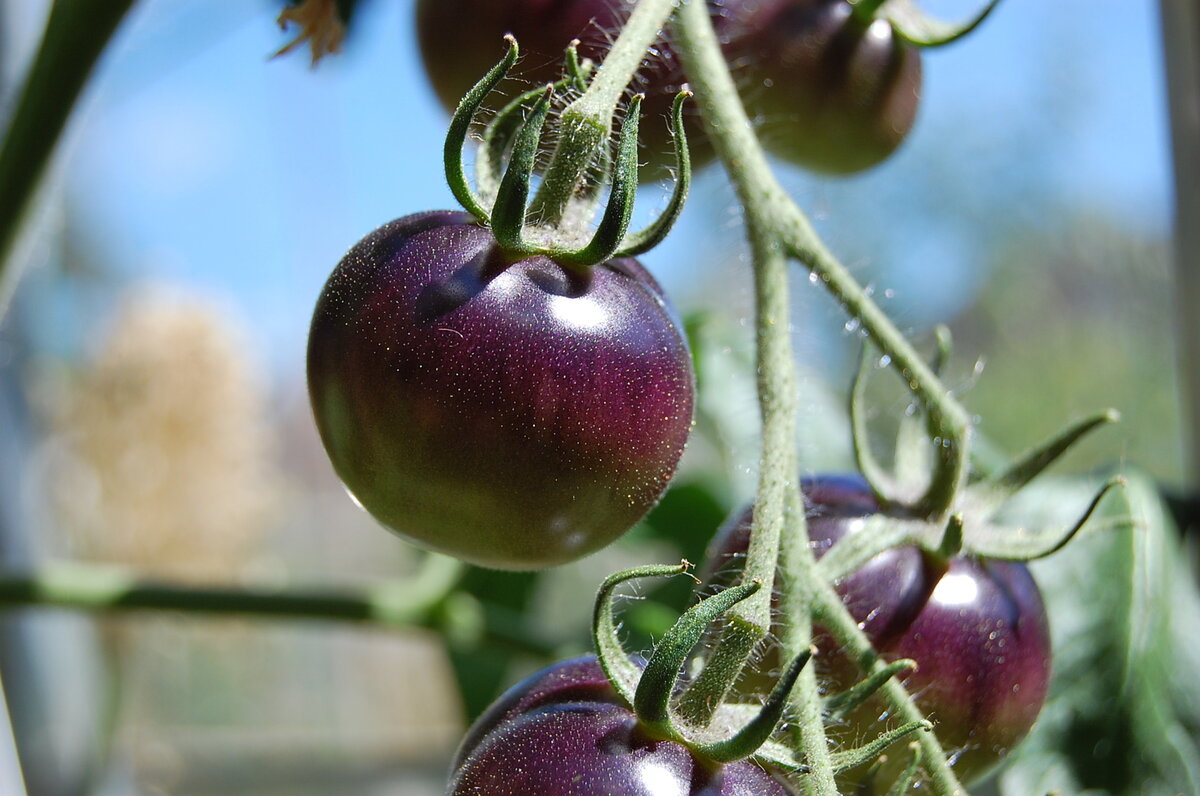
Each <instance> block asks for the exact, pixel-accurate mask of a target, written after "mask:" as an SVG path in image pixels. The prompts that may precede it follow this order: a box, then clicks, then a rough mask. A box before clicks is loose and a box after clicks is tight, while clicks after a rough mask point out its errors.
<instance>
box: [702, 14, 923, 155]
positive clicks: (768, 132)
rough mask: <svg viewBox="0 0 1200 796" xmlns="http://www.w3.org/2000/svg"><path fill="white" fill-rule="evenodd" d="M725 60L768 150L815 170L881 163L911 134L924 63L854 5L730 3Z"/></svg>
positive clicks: (885, 25)
mask: <svg viewBox="0 0 1200 796" xmlns="http://www.w3.org/2000/svg"><path fill="white" fill-rule="evenodd" d="M721 5H722V6H723V13H724V21H723V24H722V30H723V31H724V32H725V39H726V44H725V54H726V58H727V59H728V60H729V63H730V64H731V65H732V66H733V69H734V74H735V76H737V77H738V78H739V81H740V90H741V94H742V101H743V102H744V103H745V105H746V109H747V111H748V112H749V113H750V115H751V117H752V118H754V119H755V120H756V121H757V123H758V130H759V135H760V138H761V140H762V143H763V146H764V147H766V149H767V150H768V151H770V152H771V153H773V154H775V155H777V156H778V157H780V158H782V159H783V160H786V161H789V162H791V163H794V164H796V165H799V166H803V167H805V168H807V169H810V170H813V171H818V172H823V173H829V174H848V173H852V172H856V171H861V170H863V169H866V168H868V167H870V166H874V165H875V164H877V163H879V162H880V161H882V160H883V159H885V158H886V157H887V156H888V155H890V154H891V153H892V152H893V151H894V150H895V149H896V148H897V147H898V146H899V145H900V142H901V141H903V140H904V138H905V136H907V135H908V132H909V130H910V129H911V128H912V125H913V120H914V118H915V117H916V112H917V105H918V100H919V98H920V89H921V57H920V54H919V53H918V52H917V50H916V49H914V48H913V47H911V46H909V45H908V44H906V43H904V42H903V41H901V40H900V39H899V38H898V37H897V36H896V34H895V32H894V31H893V30H892V27H891V25H890V23H888V22H887V21H886V20H883V19H876V20H875V21H874V22H872V23H870V24H869V25H865V24H863V23H862V22H860V21H859V20H858V19H857V18H855V17H854V16H853V14H852V10H851V6H850V4H849V3H848V2H846V0H722V2H721Z"/></svg>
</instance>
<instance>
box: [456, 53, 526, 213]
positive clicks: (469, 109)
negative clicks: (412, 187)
mask: <svg viewBox="0 0 1200 796" xmlns="http://www.w3.org/2000/svg"><path fill="white" fill-rule="evenodd" d="M504 40H505V41H506V42H507V43H508V51H507V52H505V53H504V57H503V58H502V59H501V60H500V62H499V63H498V64H496V65H495V66H493V67H492V68H491V69H490V70H488V73H487V74H486V75H484V76H483V79H482V80H480V81H479V82H478V83H476V84H475V85H474V87H472V88H471V90H470V91H468V92H467V95H466V96H465V97H463V98H462V101H461V102H459V103H458V108H457V109H456V110H455V111H454V116H453V117H452V118H451V119H450V128H449V129H448V130H447V131H446V144H445V147H444V149H443V151H442V157H443V160H444V162H445V169H446V183H447V184H448V185H449V186H450V192H451V193H452V194H454V198H455V199H457V200H458V203H459V204H461V205H462V206H463V209H464V210H466V211H467V212H468V213H470V214H471V215H473V216H475V218H477V219H479V220H480V221H481V222H483V223H485V224H486V223H487V222H488V211H487V209H486V208H485V207H484V206H483V201H482V200H481V199H480V198H479V195H478V194H476V193H475V191H474V190H472V188H471V185H470V183H468V182H467V174H466V169H465V167H464V166H463V147H464V146H465V145H466V142H467V132H468V131H469V130H470V129H471V121H472V120H473V119H474V118H475V114H476V113H477V112H478V111H479V107H480V106H481V105H482V104H483V100H484V98H485V97H487V95H488V94H489V93H491V91H492V89H494V88H495V87H496V85H497V84H498V83H499V82H500V81H501V80H503V79H504V76H505V75H507V74H508V70H509V69H511V68H512V65H513V64H515V63H516V62H517V54H518V52H519V51H518V48H517V40H516V39H515V38H513V36H512V35H511V34H510V35H506V36H505V37H504Z"/></svg>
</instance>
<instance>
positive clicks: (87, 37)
mask: <svg viewBox="0 0 1200 796" xmlns="http://www.w3.org/2000/svg"><path fill="white" fill-rule="evenodd" d="M131 5H133V0H103V2H96V0H55V2H54V5H53V6H51V8H50V17H49V19H48V20H47V21H46V32H45V34H44V35H43V37H42V43H41V46H40V47H39V48H38V52H37V56H36V57H35V58H34V61H33V64H32V66H30V68H29V75H28V77H26V79H25V85H24V87H23V88H22V89H21V95H20V99H19V100H17V104H16V109H15V110H14V111H13V115H12V117H11V121H10V122H9V125H8V130H7V131H6V133H5V136H4V143H3V145H2V146H0V186H3V188H2V189H0V315H3V312H4V306H5V304H6V303H7V302H6V297H7V295H8V292H9V291H10V290H11V289H12V285H11V284H9V283H8V279H10V277H8V276H6V274H5V271H6V265H7V263H8V260H9V259H10V254H11V250H12V246H13V244H14V243H15V242H16V238H17V231H18V229H19V228H20V224H21V219H22V216H23V215H24V211H25V207H26V206H27V205H28V203H29V197H30V196H31V195H32V194H33V191H34V189H35V188H36V187H37V183H38V179H39V178H40V177H41V174H42V171H43V170H44V169H45V166H46V162H47V161H48V160H49V159H50V155H51V153H52V152H53V151H54V147H55V144H57V142H58V138H59V134H60V133H61V132H62V130H63V128H64V127H65V126H66V123H67V118H68V117H69V116H70V115H71V108H72V107H73V106H74V104H75V99H76V97H78V96H79V92H80V91H81V90H82V89H83V85H84V83H85V82H86V81H87V77H88V75H89V74H90V73H91V71H92V67H93V66H94V65H95V63H96V60H97V59H98V58H99V57H100V53H101V52H102V51H103V50H104V45H105V44H107V43H108V40H109V38H110V37H111V36H112V34H113V31H115V30H116V28H117V25H118V24H119V23H120V22H121V19H122V18H123V17H124V16H125V12H126V11H128V10H129V7H130V6H131Z"/></svg>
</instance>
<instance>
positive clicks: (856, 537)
mask: <svg viewBox="0 0 1200 796" xmlns="http://www.w3.org/2000/svg"><path fill="white" fill-rule="evenodd" d="M861 522H862V526H861V527H859V528H858V529H857V530H855V531H854V533H848V534H846V535H845V536H843V537H842V538H841V539H839V540H838V541H837V542H836V543H835V544H834V545H833V547H831V548H830V549H829V552H828V553H826V554H825V555H824V556H822V557H821V560H820V561H818V562H817V569H818V570H819V571H820V573H821V577H822V578H824V579H825V580H826V581H827V582H829V583H837V582H838V581H839V580H841V579H842V578H844V577H846V576H848V575H850V574H852V573H854V572H857V571H858V570H860V569H862V567H863V566H864V565H865V564H866V563H867V562H868V561H870V560H871V559H872V558H874V557H875V556H877V555H879V554H880V553H882V552H884V551H886V550H891V549H892V548H895V547H903V546H905V545H908V544H918V543H921V542H923V541H925V540H926V539H928V538H929V524H928V523H926V522H921V521H920V520H906V519H901V518H899V517H891V516H888V515H885V514H874V515H872V516H870V517H866V518H863V519H862V520H861Z"/></svg>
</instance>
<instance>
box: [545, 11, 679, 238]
mask: <svg viewBox="0 0 1200 796" xmlns="http://www.w3.org/2000/svg"><path fill="white" fill-rule="evenodd" d="M677 2H678V0H641V1H640V2H639V3H638V4H637V5H636V6H634V9H633V11H632V13H630V15H629V19H628V20H627V21H626V23H625V26H624V27H623V28H622V29H621V34H620V35H619V36H618V37H617V40H616V42H614V43H613V46H612V49H611V50H609V52H608V55H607V56H606V57H605V59H604V63H603V64H601V65H600V67H599V68H598V69H597V70H596V74H595V77H593V78H592V82H591V84H590V85H589V86H588V88H587V91H585V92H584V93H583V94H582V95H581V96H580V97H579V98H577V99H576V100H574V101H573V102H571V103H570V104H569V105H567V107H566V108H564V109H563V111H562V116H561V118H560V120H559V140H558V145H557V146H556V147H555V149H554V154H553V156H552V157H551V160H550V167H549V169H547V171H546V175H545V178H544V179H543V180H542V184H541V186H540V187H539V189H538V191H537V193H536V194H535V195H534V198H533V203H532V204H531V205H530V212H531V215H532V216H533V217H534V218H537V219H538V220H539V222H540V223H542V224H546V225H549V226H553V225H557V224H558V222H560V221H562V219H563V218H564V217H565V216H566V214H567V210H568V207H569V205H570V203H571V199H572V198H573V197H574V196H575V194H576V192H577V191H578V190H579V187H580V184H581V182H582V180H583V178H584V176H585V174H586V173H587V168H588V165H589V164H590V163H592V162H593V160H594V159H595V155H596V153H597V152H598V151H600V150H601V149H602V148H604V147H607V146H608V139H609V135H610V133H611V131H612V119H613V116H614V114H615V113H616V111H617V105H618V103H619V102H620V99H621V97H622V95H623V94H624V92H625V89H626V87H627V86H628V85H629V83H630V82H631V81H632V80H633V77H634V75H635V74H636V73H637V71H638V68H639V67H640V66H641V64H642V59H643V58H644V57H645V55H646V51H647V50H649V49H650V48H651V47H652V46H653V45H654V42H655V40H656V39H657V38H658V36H659V33H660V31H661V30H662V28H663V27H664V26H665V25H666V22H667V19H668V17H670V15H671V12H672V11H673V10H674V8H675V5H676V3H677Z"/></svg>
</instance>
